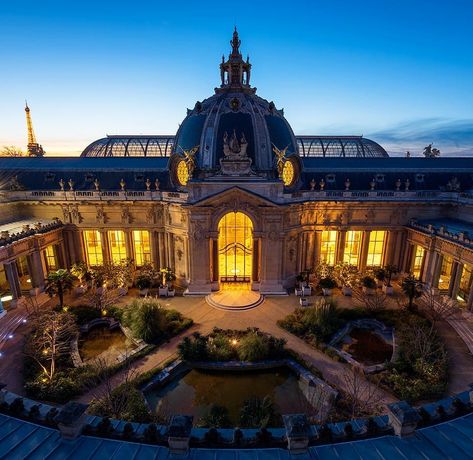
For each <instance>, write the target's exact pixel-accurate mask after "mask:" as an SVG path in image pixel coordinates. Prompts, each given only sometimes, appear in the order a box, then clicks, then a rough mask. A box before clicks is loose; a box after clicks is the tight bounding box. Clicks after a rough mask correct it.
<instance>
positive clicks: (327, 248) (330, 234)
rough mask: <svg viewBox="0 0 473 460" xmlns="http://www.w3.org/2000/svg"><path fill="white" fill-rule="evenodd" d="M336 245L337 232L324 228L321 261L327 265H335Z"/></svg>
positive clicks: (321, 242)
mask: <svg viewBox="0 0 473 460" xmlns="http://www.w3.org/2000/svg"><path fill="white" fill-rule="evenodd" d="M336 246H337V232H336V231H335V230H324V231H323V232H322V237H321V241H320V261H321V262H325V263H326V264H327V265H334V264H335V251H336Z"/></svg>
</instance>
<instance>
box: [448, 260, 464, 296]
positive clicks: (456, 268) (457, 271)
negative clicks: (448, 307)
mask: <svg viewBox="0 0 473 460" xmlns="http://www.w3.org/2000/svg"><path fill="white" fill-rule="evenodd" d="M462 272H463V264H461V263H460V262H454V263H453V270H452V277H451V278H450V288H449V290H448V295H449V296H450V297H451V298H452V299H456V298H457V294H458V289H459V287H460V281H461V277H462Z"/></svg>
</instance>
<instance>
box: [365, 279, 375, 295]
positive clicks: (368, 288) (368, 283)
mask: <svg viewBox="0 0 473 460" xmlns="http://www.w3.org/2000/svg"><path fill="white" fill-rule="evenodd" d="M361 285H362V289H363V292H364V293H365V294H368V295H370V294H373V293H374V291H375V289H376V286H377V284H376V281H375V279H374V278H373V277H372V276H371V275H365V276H364V277H363V278H362V279H361Z"/></svg>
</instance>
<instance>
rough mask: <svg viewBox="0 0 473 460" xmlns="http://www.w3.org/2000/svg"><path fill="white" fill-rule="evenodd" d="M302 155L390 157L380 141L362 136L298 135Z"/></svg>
mask: <svg viewBox="0 0 473 460" xmlns="http://www.w3.org/2000/svg"><path fill="white" fill-rule="evenodd" d="M296 139H297V146H298V148H299V155H300V156H301V157H348V158H353V157H355V158H388V157H389V155H388V154H387V152H386V150H384V149H383V147H381V146H380V145H379V144H378V143H376V142H374V141H372V140H370V139H366V138H364V137H362V136H296Z"/></svg>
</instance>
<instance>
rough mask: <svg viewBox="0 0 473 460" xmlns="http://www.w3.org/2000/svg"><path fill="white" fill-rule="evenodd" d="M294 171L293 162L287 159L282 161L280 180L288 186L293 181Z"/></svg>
mask: <svg viewBox="0 0 473 460" xmlns="http://www.w3.org/2000/svg"><path fill="white" fill-rule="evenodd" d="M294 177H295V171H294V164H293V163H292V161H291V160H287V161H285V162H284V166H283V168H282V181H283V182H284V185H285V186H286V187H290V186H291V185H292V184H293V182H294Z"/></svg>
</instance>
